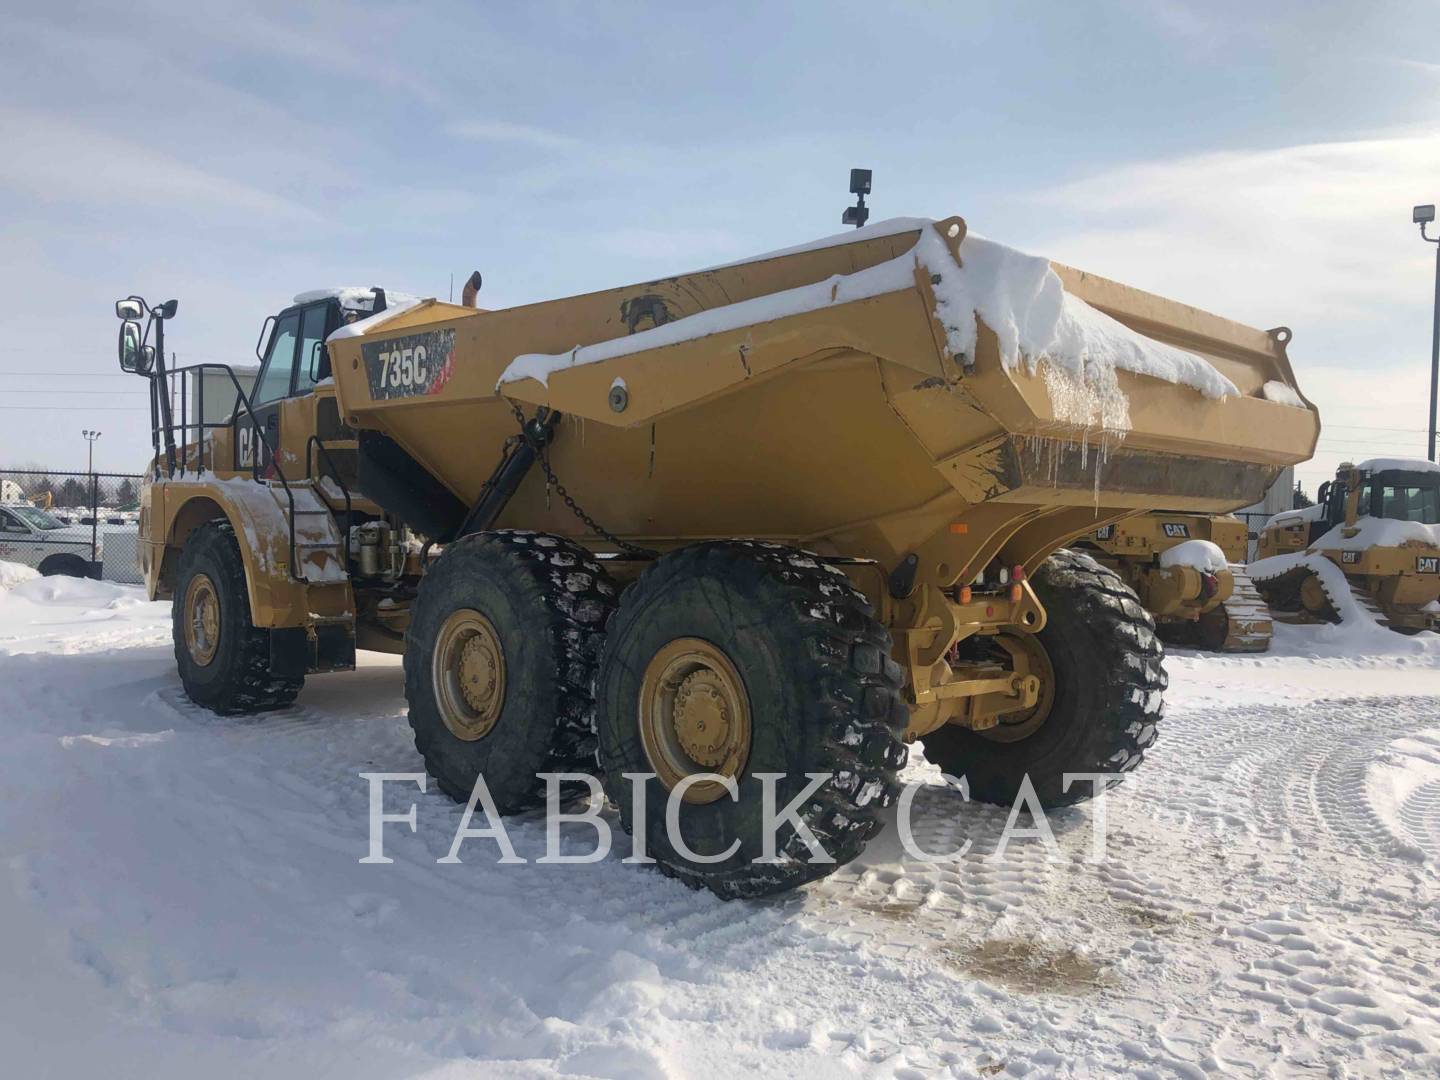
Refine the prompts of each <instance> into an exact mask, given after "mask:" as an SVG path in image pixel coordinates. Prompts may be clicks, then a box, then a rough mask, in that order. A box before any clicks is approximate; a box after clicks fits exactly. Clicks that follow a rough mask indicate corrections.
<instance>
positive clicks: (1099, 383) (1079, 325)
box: [349, 218, 1239, 428]
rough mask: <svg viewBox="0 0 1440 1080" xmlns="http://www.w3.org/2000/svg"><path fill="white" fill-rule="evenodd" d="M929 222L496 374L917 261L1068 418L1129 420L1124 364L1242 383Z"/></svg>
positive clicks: (620, 346)
mask: <svg viewBox="0 0 1440 1080" xmlns="http://www.w3.org/2000/svg"><path fill="white" fill-rule="evenodd" d="M930 225H931V223H930V222H928V221H924V220H921V219H914V218H902V219H897V220H896V221H893V222H881V223H878V224H877V225H875V226H872V227H871V229H869V230H864V229H862V230H859V232H858V233H852V234H848V235H845V236H837V237H830V238H826V239H824V240H821V241H816V242H815V243H814V244H812V245H802V246H801V247H798V248H788V249H784V250H782V251H780V252H776V253H772V254H770V255H766V256H761V258H762V259H765V258H775V257H777V256H779V255H786V254H795V253H797V252H802V251H808V250H814V249H816V248H822V247H827V246H832V245H834V244H840V243H848V242H854V241H855V240H856V238H857V237H860V238H864V236H862V235H861V234H868V235H869V236H884V235H892V234H895V233H900V232H909V231H914V230H917V229H918V230H919V239H918V240H917V241H916V244H915V246H914V247H913V248H912V249H911V250H910V251H909V252H907V253H906V254H905V255H903V256H901V257H899V258H897V259H892V260H891V261H889V262H885V263H881V264H879V265H878V266H872V267H868V268H867V269H864V270H859V271H856V272H855V273H853V274H836V275H834V276H832V277H830V278H827V279H826V280H824V281H818V282H815V283H814V284H811V285H803V286H800V287H799V288H795V289H789V290H786V291H784V292H779V293H771V294H769V295H766V296H760V297H755V298H754V299H751V300H744V301H741V302H739V303H736V304H729V305H726V306H724V307H717V308H711V309H709V310H707V311H702V312H698V313H697V314H695V315H691V316H688V317H686V318H683V319H677V320H675V321H674V322H670V323H666V324H664V325H663V326H657V327H654V328H652V329H650V330H644V331H641V332H640V333H638V334H632V335H630V336H629V337H623V338H616V339H614V340H611V341H602V342H598V343H595V344H590V345H577V346H576V347H575V348H574V349H571V350H570V351H569V352H566V353H555V354H547V353H525V354H522V355H520V356H517V357H516V358H515V359H514V360H513V361H512V362H511V363H510V364H509V366H508V367H506V369H505V371H504V372H503V373H502V374H501V376H500V380H499V383H498V384H497V385H498V386H503V385H504V384H505V383H509V382H515V381H518V380H520V379H527V378H528V379H535V380H536V381H537V382H540V383H542V384H546V385H548V382H549V378H550V376H551V375H553V374H554V373H555V372H557V371H563V370H565V369H567V368H571V367H579V366H581V365H583V364H595V363H600V362H602V361H605V360H612V359H615V358H617V357H621V356H629V355H632V354H634V353H637V352H642V351H644V350H647V349H654V348H659V347H661V346H665V345H673V344H677V343H679V342H683V341H694V340H696V339H698V338H702V337H709V336H711V335H713V334H719V333H723V332H725V331H730V330H738V329H742V328H744V327H746V326H753V325H755V324H757V323H761V322H767V321H770V320H773V319H780V318H785V317H787V316H791V315H799V314H803V313H806V312H810V311H816V310H819V309H822V308H824V307H826V306H828V305H832V304H846V303H851V302H853V301H856V300H864V299H868V298H870V297H873V296H881V295H884V294H886V293H891V292H897V291H899V290H902V289H907V288H910V287H912V286H913V284H914V274H915V270H916V269H917V268H920V269H922V270H924V271H925V272H926V273H928V274H929V275H930V276H931V278H932V280H933V281H934V282H935V284H934V291H935V300H936V310H935V314H936V316H937V318H938V319H939V320H940V322H941V323H942V325H944V327H945V330H946V338H947V345H948V347H949V349H950V351H951V352H952V353H953V354H954V355H955V356H957V357H959V358H961V359H962V361H963V360H965V359H967V358H971V357H973V356H974V355H975V348H976V343H977V340H978V336H979V328H978V323H977V320H978V321H983V322H984V323H985V325H986V326H988V327H990V329H991V330H993V331H994V332H995V335H996V337H997V339H998V341H999V345H1000V357H1001V361H1002V362H1003V363H1004V365H1005V367H1006V368H1007V369H1009V370H1014V369H1016V368H1017V367H1020V366H1021V365H1024V367H1025V369H1026V370H1027V371H1028V372H1029V373H1030V374H1035V373H1036V372H1037V371H1040V372H1042V373H1043V372H1044V371H1045V369H1046V368H1048V369H1049V371H1050V374H1048V375H1046V383H1047V386H1049V387H1050V388H1051V391H1052V397H1056V398H1057V400H1056V401H1055V404H1056V412H1057V415H1060V417H1061V419H1067V420H1073V421H1076V422H1083V423H1086V424H1098V425H1100V426H1106V427H1110V426H1112V425H1113V426H1114V427H1117V428H1120V427H1128V408H1127V407H1126V403H1125V402H1124V397H1123V394H1121V393H1120V391H1119V388H1118V386H1117V385H1116V380H1115V372H1116V371H1117V370H1123V371H1130V372H1133V373H1135V374H1140V375H1148V376H1151V377H1153V378H1157V379H1161V380H1163V381H1165V382H1170V383H1175V384H1178V385H1181V386H1188V387H1190V388H1191V389H1194V390H1196V391H1198V392H1199V393H1201V394H1203V395H1204V396H1206V397H1209V398H1216V399H1220V398H1225V397H1228V396H1233V395H1238V394H1239V390H1238V389H1237V388H1236V386H1235V384H1234V383H1232V382H1231V381H1230V380H1229V379H1227V378H1226V377H1225V376H1224V375H1222V374H1220V372H1219V371H1217V370H1216V369H1215V368H1214V367H1213V366H1212V365H1211V364H1210V363H1209V362H1208V361H1206V360H1205V359H1203V358H1202V357H1199V356H1196V355H1195V354H1193V353H1188V352H1185V351H1184V350H1182V349H1177V348H1174V347H1172V346H1170V345H1166V344H1164V343H1162V342H1159V341H1155V340H1153V339H1151V338H1147V337H1145V336H1144V335H1143V334H1139V333H1136V332H1135V331H1134V330H1131V329H1130V328H1129V327H1127V326H1125V325H1123V324H1122V323H1120V322H1118V321H1116V320H1115V319H1112V318H1111V317H1110V316H1108V315H1105V314H1103V313H1102V312H1100V311H1097V310H1096V309H1094V308H1092V307H1091V306H1090V305H1088V304H1086V303H1085V302H1084V301H1083V300H1081V299H1080V298H1079V297H1076V296H1074V295H1072V294H1070V293H1067V292H1066V291H1065V287H1064V284H1063V283H1062V282H1061V280H1060V276H1059V275H1058V274H1057V273H1055V271H1054V269H1053V268H1052V267H1051V266H1050V263H1049V260H1047V259H1043V258H1040V257H1038V256H1034V255H1026V254H1023V253H1022V252H1019V251H1016V250H1014V249H1012V248H1008V247H1005V246H1004V245H1003V244H998V243H995V242H994V241H992V240H986V239H985V238H983V237H981V236H978V235H976V234H975V233H969V234H967V235H966V236H965V238H964V240H963V241H962V242H961V245H960V256H961V263H963V265H958V264H957V263H956V261H955V259H954V258H953V257H952V256H951V254H950V250H949V248H948V247H947V246H946V244H945V242H944V240H942V239H941V237H940V236H939V234H938V233H937V232H936V231H935V230H934V229H933V228H931V227H930ZM746 261H751V260H746ZM731 265H737V264H731ZM357 325H358V324H357ZM349 329H352V330H353V327H352V328H349Z"/></svg>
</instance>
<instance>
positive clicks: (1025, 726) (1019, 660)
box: [976, 634, 1055, 742]
mask: <svg viewBox="0 0 1440 1080" xmlns="http://www.w3.org/2000/svg"><path fill="white" fill-rule="evenodd" d="M995 644H996V645H999V646H1000V647H1001V648H1002V649H1004V650H1005V651H1006V652H1008V653H1009V654H1010V659H1011V661H1012V664H1013V669H1014V671H1015V672H1016V673H1017V674H1026V675H1034V676H1036V677H1037V678H1039V680H1040V695H1039V697H1037V698H1036V699H1035V704H1034V706H1033V707H1031V708H1029V709H1025V710H1024V711H1022V712H1013V713H1002V714H1001V715H1000V722H999V723H998V724H996V725H995V726H994V727H990V728H981V729H980V730H979V731H977V732H976V734H977V735H983V736H984V737H985V738H987V739H990V740H991V741H992V742H1019V741H1020V740H1021V739H1028V738H1029V737H1030V736H1031V735H1034V734H1035V732H1037V731H1039V730H1040V729H1041V728H1042V727H1044V726H1045V721H1046V720H1048V719H1050V710H1051V708H1052V707H1053V706H1054V704H1055V665H1054V664H1052V663H1050V654H1049V653H1047V652H1046V651H1045V646H1044V645H1042V644H1040V639H1039V638H1038V637H1036V636H1035V635H1034V634H996V635H995Z"/></svg>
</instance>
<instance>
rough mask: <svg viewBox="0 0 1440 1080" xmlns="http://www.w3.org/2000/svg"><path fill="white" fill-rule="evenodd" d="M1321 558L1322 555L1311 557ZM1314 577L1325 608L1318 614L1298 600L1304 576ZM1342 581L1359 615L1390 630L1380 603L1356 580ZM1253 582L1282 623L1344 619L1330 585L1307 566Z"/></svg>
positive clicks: (1336, 621) (1333, 621) (1340, 605)
mask: <svg viewBox="0 0 1440 1080" xmlns="http://www.w3.org/2000/svg"><path fill="white" fill-rule="evenodd" d="M1315 557H1316V558H1324V556H1315ZM1310 576H1314V577H1315V579H1316V581H1317V582H1318V584H1319V586H1320V589H1321V591H1322V592H1324V594H1325V600H1326V609H1325V611H1323V612H1321V613H1319V614H1318V615H1316V614H1312V613H1311V612H1309V611H1307V610H1306V608H1305V606H1304V604H1302V603H1301V602H1300V586H1301V584H1302V583H1303V582H1304V581H1305V579H1306V578H1307V577H1310ZM1345 584H1346V586H1347V588H1348V589H1349V591H1350V597H1351V599H1352V601H1353V602H1354V604H1355V607H1356V608H1357V609H1358V610H1359V612H1360V614H1361V617H1362V618H1365V617H1368V618H1369V619H1371V620H1372V621H1373V622H1374V623H1375V625H1376V626H1381V627H1384V628H1385V629H1387V630H1388V629H1390V628H1391V627H1390V620H1389V619H1388V618H1386V617H1385V612H1384V611H1383V610H1382V609H1381V607H1380V605H1379V604H1377V603H1376V602H1375V600H1374V599H1373V598H1372V597H1371V596H1370V594H1369V593H1367V592H1366V591H1365V590H1364V588H1363V587H1361V586H1360V584H1359V583H1358V582H1355V581H1353V580H1351V579H1349V578H1346V579H1345ZM1257 585H1258V586H1263V588H1264V591H1263V595H1264V597H1265V599H1266V600H1268V601H1269V602H1270V605H1271V609H1270V610H1271V613H1272V614H1273V616H1274V618H1276V619H1279V620H1280V621H1281V622H1286V623H1313V622H1320V621H1323V622H1330V623H1340V622H1344V621H1345V619H1344V615H1343V614H1342V611H1343V605H1342V604H1340V603H1339V602H1338V601H1337V599H1336V596H1335V593H1334V588H1333V586H1332V585H1331V584H1330V583H1329V582H1328V581H1326V580H1325V576H1324V575H1322V574H1316V573H1315V571H1314V570H1312V569H1311V568H1310V567H1308V566H1304V565H1301V566H1296V567H1293V568H1292V569H1289V570H1286V571H1283V572H1282V573H1279V574H1276V575H1274V576H1273V577H1269V578H1264V579H1257Z"/></svg>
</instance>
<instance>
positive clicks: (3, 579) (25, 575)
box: [0, 562, 40, 589]
mask: <svg viewBox="0 0 1440 1080" xmlns="http://www.w3.org/2000/svg"><path fill="white" fill-rule="evenodd" d="M39 576H40V573H39V571H37V570H32V569H30V567H28V566H21V565H20V564H19V563H13V562H0V589H8V588H11V587H12V586H15V585H19V584H20V583H21V582H22V581H30V580H32V579H33V578H37V577H39Z"/></svg>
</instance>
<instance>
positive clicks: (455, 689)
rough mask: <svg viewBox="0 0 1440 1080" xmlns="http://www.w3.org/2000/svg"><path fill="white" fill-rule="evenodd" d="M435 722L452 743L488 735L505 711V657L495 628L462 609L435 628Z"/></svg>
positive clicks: (482, 616) (479, 617) (433, 665)
mask: <svg viewBox="0 0 1440 1080" xmlns="http://www.w3.org/2000/svg"><path fill="white" fill-rule="evenodd" d="M431 677H432V679H433V681H434V685H435V701H436V703H437V704H438V705H439V706H440V718H441V719H442V720H444V721H445V726H446V727H447V728H449V729H450V733H451V734H452V735H454V736H455V737H456V738H457V739H463V740H465V741H466V742H474V741H475V740H477V739H483V738H484V737H485V736H486V735H488V734H490V731H491V729H492V728H494V727H495V722H496V721H497V720H499V719H500V710H501V709H502V708H504V706H505V652H504V650H503V649H502V648H501V647H500V635H499V634H497V633H496V632H495V627H494V625H493V624H492V623H491V622H490V620H489V619H487V618H486V617H485V616H484V615H481V614H480V612H478V611H474V610H471V609H470V608H461V609H460V610H459V611H456V612H455V613H454V614H452V615H451V616H450V617H449V618H448V619H446V620H445V623H444V625H443V626H441V627H440V634H439V637H438V638H437V639H436V642H435V659H434V661H433V664H432V668H431Z"/></svg>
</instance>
